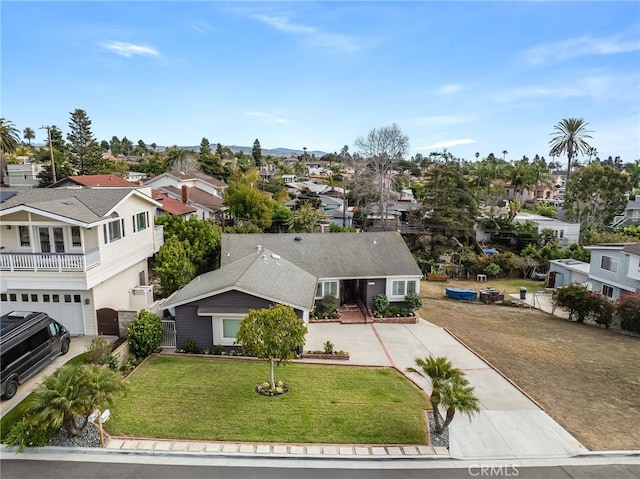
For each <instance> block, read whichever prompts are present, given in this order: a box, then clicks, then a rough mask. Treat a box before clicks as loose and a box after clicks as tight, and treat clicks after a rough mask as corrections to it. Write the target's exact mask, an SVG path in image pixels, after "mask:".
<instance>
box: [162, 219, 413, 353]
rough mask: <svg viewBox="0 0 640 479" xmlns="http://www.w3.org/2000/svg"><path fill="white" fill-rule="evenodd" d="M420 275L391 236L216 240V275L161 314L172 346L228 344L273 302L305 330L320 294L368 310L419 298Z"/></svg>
mask: <svg viewBox="0 0 640 479" xmlns="http://www.w3.org/2000/svg"><path fill="white" fill-rule="evenodd" d="M421 277H422V272H421V271H420V268H419V267H418V265H417V264H416V262H415V260H414V259H413V256H412V255H411V252H410V251H409V248H407V245H406V244H405V242H404V240H403V239H402V237H401V236H400V234H399V233H397V232H385V233H325V234H323V233H295V234H233V235H230V234H224V235H223V236H222V248H221V268H220V269H218V270H215V271H211V272H209V273H206V274H204V275H202V276H199V277H198V278H196V279H194V280H193V281H192V282H191V283H189V284H188V285H186V286H185V287H184V288H182V289H180V290H178V291H177V292H175V293H174V294H173V295H172V296H170V297H169V298H168V299H167V301H166V303H165V305H164V307H165V308H167V309H169V310H170V312H172V314H173V315H174V316H175V318H176V334H177V345H178V347H181V345H183V344H184V341H186V339H189V338H191V339H194V340H196V341H197V342H198V344H199V346H200V347H201V348H212V347H213V345H218V344H221V345H227V346H228V345H231V344H233V341H234V340H235V335H236V333H237V330H238V326H239V322H240V321H241V320H242V318H243V317H244V316H245V315H246V314H247V312H248V311H249V309H259V308H264V307H268V306H269V305H270V304H275V303H281V304H286V305H289V306H291V307H293V308H294V310H295V311H296V313H297V314H298V315H299V317H301V318H303V319H304V321H305V323H306V322H308V320H309V315H310V311H311V310H312V309H313V307H314V305H316V304H318V303H319V302H320V301H321V300H322V298H323V297H324V296H325V295H333V296H335V297H336V298H338V299H339V302H340V304H344V303H347V304H358V303H360V304H363V305H367V306H371V304H372V303H373V296H374V295H376V294H381V293H382V294H386V296H387V298H388V299H389V301H390V302H395V303H398V302H403V301H404V298H405V295H406V294H408V293H411V292H415V293H418V294H419V293H420V279H421Z"/></svg>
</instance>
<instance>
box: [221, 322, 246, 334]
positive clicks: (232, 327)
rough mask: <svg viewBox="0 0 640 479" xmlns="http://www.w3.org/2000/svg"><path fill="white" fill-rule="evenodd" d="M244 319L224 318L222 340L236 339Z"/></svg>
mask: <svg viewBox="0 0 640 479" xmlns="http://www.w3.org/2000/svg"><path fill="white" fill-rule="evenodd" d="M241 322H242V319H234V318H223V319H222V338H223V339H236V338H237V337H238V331H240V323H241Z"/></svg>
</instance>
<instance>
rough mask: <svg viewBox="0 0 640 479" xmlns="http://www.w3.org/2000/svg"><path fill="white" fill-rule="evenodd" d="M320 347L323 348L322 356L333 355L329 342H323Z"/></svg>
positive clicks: (331, 344) (331, 345)
mask: <svg viewBox="0 0 640 479" xmlns="http://www.w3.org/2000/svg"><path fill="white" fill-rule="evenodd" d="M322 346H323V347H324V354H333V343H332V342H331V341H325V342H324V344H323V345H322Z"/></svg>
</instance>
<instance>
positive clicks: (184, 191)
mask: <svg viewBox="0 0 640 479" xmlns="http://www.w3.org/2000/svg"><path fill="white" fill-rule="evenodd" d="M182 202H183V203H184V204H185V205H186V204H189V187H188V186H187V185H182Z"/></svg>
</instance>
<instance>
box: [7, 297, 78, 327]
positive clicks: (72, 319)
mask: <svg viewBox="0 0 640 479" xmlns="http://www.w3.org/2000/svg"><path fill="white" fill-rule="evenodd" d="M0 310H1V312H2V314H6V313H10V312H11V311H43V312H45V313H47V314H48V315H49V316H51V317H52V318H53V319H55V320H56V321H58V322H59V323H60V324H62V325H63V326H64V327H65V328H67V330H69V333H71V334H72V335H78V334H80V335H82V334H84V321H83V316H82V294H81V293H80V292H74V291H47V292H42V291H38V292H33V291H7V292H6V293H2V294H1V295H0Z"/></svg>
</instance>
